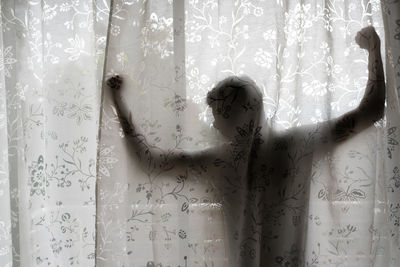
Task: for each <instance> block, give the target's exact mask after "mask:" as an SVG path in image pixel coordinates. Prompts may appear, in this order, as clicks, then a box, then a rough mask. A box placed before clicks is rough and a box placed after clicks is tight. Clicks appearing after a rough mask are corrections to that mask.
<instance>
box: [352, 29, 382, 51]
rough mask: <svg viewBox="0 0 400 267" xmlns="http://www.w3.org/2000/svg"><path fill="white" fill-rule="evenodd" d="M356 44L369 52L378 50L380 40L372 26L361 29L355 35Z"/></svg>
mask: <svg viewBox="0 0 400 267" xmlns="http://www.w3.org/2000/svg"><path fill="white" fill-rule="evenodd" d="M355 39H356V43H357V44H358V45H359V46H360V47H361V48H362V49H366V50H368V52H371V51H373V50H375V49H377V48H378V49H380V44H381V40H380V39H379V36H378V34H377V33H376V31H375V28H374V27H372V26H369V27H366V28H363V29H362V30H361V31H359V32H358V33H357V35H356V38H355Z"/></svg>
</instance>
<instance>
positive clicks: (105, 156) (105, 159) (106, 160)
mask: <svg viewBox="0 0 400 267" xmlns="http://www.w3.org/2000/svg"><path fill="white" fill-rule="evenodd" d="M113 150H114V146H105V145H101V146H100V158H99V172H100V173H101V174H103V175H104V176H107V177H110V170H111V169H112V168H114V164H115V163H116V162H118V158H116V155H115V153H114V151H113Z"/></svg>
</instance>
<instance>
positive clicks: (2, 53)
mask: <svg viewBox="0 0 400 267" xmlns="http://www.w3.org/2000/svg"><path fill="white" fill-rule="evenodd" d="M11 49H12V47H11V46H7V47H6V48H4V50H1V49H0V71H2V70H4V75H5V76H6V77H11V73H10V70H12V65H13V64H14V63H16V62H17V60H16V59H15V58H13V53H12V52H11Z"/></svg>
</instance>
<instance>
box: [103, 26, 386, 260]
mask: <svg viewBox="0 0 400 267" xmlns="http://www.w3.org/2000/svg"><path fill="white" fill-rule="evenodd" d="M356 42H357V43H358V45H359V46H360V47H361V48H362V49H366V50H367V51H368V53H369V56H368V70H369V74H368V82H367V85H366V89H365V93H364V96H363V98H362V100H361V102H360V105H359V106H358V107H357V108H356V109H354V110H352V111H350V112H347V113H346V114H344V115H342V116H341V117H339V118H336V119H333V120H329V121H326V122H322V123H318V124H315V125H308V126H303V127H298V128H293V129H289V130H287V131H285V132H283V133H277V132H275V131H273V130H272V129H271V127H269V126H268V125H267V120H266V119H265V117H264V110H263V102H262V94H261V92H260V90H259V88H258V87H257V85H256V84H255V82H254V81H252V80H251V79H250V78H248V77H245V76H243V77H236V76H233V77H228V78H226V79H224V80H222V81H221V82H219V83H218V84H217V85H216V86H215V87H214V88H213V89H212V90H211V91H210V92H209V93H208V94H207V104H208V105H209V106H210V108H211V110H212V113H213V116H214V122H213V125H214V127H215V128H216V129H217V130H218V131H219V132H220V133H221V134H222V135H223V136H224V137H225V139H226V142H224V143H223V144H221V145H220V146H218V147H214V148H210V149H206V150H202V151H195V152H191V151H190V152H189V151H183V150H167V151H164V150H162V149H160V148H158V147H156V146H153V145H151V144H149V143H148V142H147V141H146V138H145V136H144V135H143V134H141V133H140V131H139V129H137V128H136V127H135V124H134V122H133V119H132V114H131V112H130V111H129V108H128V107H127V105H126V104H125V102H124V98H123V97H122V90H121V88H122V87H123V79H122V77H121V76H118V75H117V76H114V77H112V78H110V79H109V80H108V81H107V84H108V86H109V87H110V88H111V90H112V93H113V99H114V102H115V105H116V109H117V112H118V116H119V120H120V122H121V125H122V128H123V130H124V132H125V134H126V137H127V139H128V144H129V145H130V146H132V150H133V151H135V152H136V153H137V154H138V156H139V158H140V159H141V162H145V163H146V164H149V165H151V166H152V167H154V168H160V169H165V170H167V169H171V168H179V167H183V168H189V169H191V171H193V172H195V173H197V174H199V175H207V176H208V177H212V179H213V183H214V186H215V188H216V189H217V190H218V191H219V192H220V194H221V197H222V204H223V207H224V211H223V212H224V218H225V222H226V228H227V230H226V244H225V245H226V247H227V250H228V252H227V258H228V262H229V264H228V266H271V265H274V264H282V263H283V262H282V261H283V256H282V255H283V253H290V255H291V262H290V264H292V265H290V266H297V265H298V264H301V261H302V254H303V251H302V249H304V242H305V235H306V233H305V231H304V225H305V217H306V216H305V215H306V214H307V203H306V202H307V190H308V187H309V185H308V184H309V177H310V173H311V167H312V166H311V162H312V158H311V157H312V155H313V153H315V151H317V150H321V149H323V148H325V149H326V148H327V147H331V146H332V145H335V144H337V143H338V142H341V141H343V140H346V139H348V138H350V137H351V136H354V135H355V134H357V133H359V132H361V131H362V130H364V129H365V128H367V127H369V126H370V125H372V124H373V123H374V122H375V121H377V120H379V119H380V118H382V116H383V111H384V103H385V83H384V73H383V66H382V60H381V55H380V40H379V37H378V35H377V33H376V32H375V30H374V28H373V27H367V28H364V29H362V30H361V31H360V32H358V34H357V36H356ZM299 141H301V142H302V144H303V146H302V148H301V149H299V147H298V146H297V148H296V151H292V150H293V149H295V143H296V142H297V143H298V142H299ZM291 155H296V156H295V157H293V156H291ZM296 166H297V167H296ZM298 166H301V167H298ZM288 214H290V216H292V221H291V223H290V224H289V223H287V221H288V219H287V218H286V217H285V216H288ZM237 252H239V253H237Z"/></svg>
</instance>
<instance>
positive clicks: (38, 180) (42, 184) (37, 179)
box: [29, 155, 47, 196]
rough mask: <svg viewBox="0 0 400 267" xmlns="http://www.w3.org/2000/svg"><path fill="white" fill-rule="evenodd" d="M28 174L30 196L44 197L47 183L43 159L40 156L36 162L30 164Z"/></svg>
mask: <svg viewBox="0 0 400 267" xmlns="http://www.w3.org/2000/svg"><path fill="white" fill-rule="evenodd" d="M29 173H30V186H31V192H30V195H31V196H33V195H38V196H39V195H43V196H44V195H45V188H46V184H47V181H46V172H45V164H44V158H43V156H42V155H40V156H39V157H38V160H37V161H34V162H32V165H31V166H29Z"/></svg>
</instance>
